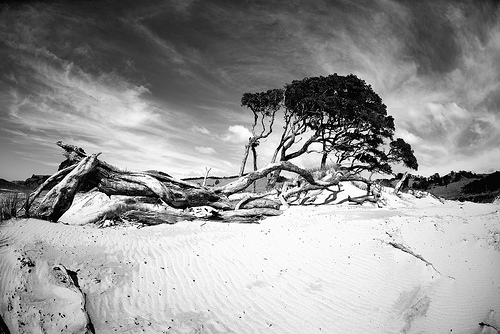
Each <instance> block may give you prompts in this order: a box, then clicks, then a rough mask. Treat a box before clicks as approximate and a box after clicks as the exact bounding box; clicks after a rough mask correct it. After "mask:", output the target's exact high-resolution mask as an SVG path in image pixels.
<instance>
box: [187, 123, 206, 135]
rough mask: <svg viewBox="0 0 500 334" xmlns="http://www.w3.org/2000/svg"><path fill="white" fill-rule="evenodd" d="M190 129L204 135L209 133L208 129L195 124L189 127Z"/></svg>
mask: <svg viewBox="0 0 500 334" xmlns="http://www.w3.org/2000/svg"><path fill="white" fill-rule="evenodd" d="M191 131H193V132H196V133H202V134H204V135H210V131H209V130H208V129H207V128H205V127H202V126H198V125H195V126H193V127H192V128H191Z"/></svg>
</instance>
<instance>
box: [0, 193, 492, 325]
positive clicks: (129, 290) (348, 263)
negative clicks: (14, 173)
mask: <svg viewBox="0 0 500 334" xmlns="http://www.w3.org/2000/svg"><path fill="white" fill-rule="evenodd" d="M392 201H393V205H392V206H390V207H388V208H375V207H372V206H370V205H367V206H349V205H347V204H344V205H338V206H317V207H316V206H305V207H294V206H292V207H291V208H289V209H288V210H287V211H286V212H285V213H284V214H283V215H282V216H279V217H273V218H268V219H266V220H265V221H263V222H261V224H258V225H256V224H254V225H247V224H241V225H238V224H221V223H217V222H205V221H196V222H181V223H177V224H175V225H160V226H154V227H147V228H142V229H136V228H114V229H113V228H107V229H96V228H94V227H91V226H83V227H82V226H68V225H63V224H52V223H48V222H44V221H38V220H33V219H27V220H19V221H11V222H8V223H6V224H4V225H2V226H1V227H0V243H1V247H0V254H1V258H0V272H1V275H2V277H1V280H2V281H1V282H2V284H1V287H0V293H1V296H2V304H1V308H0V314H1V315H2V317H3V319H4V320H5V322H6V323H7V325H8V326H10V327H11V328H14V326H15V324H13V323H12V322H15V321H17V320H16V317H15V316H11V317H10V316H9V315H11V314H10V313H9V310H8V309H7V305H6V303H7V301H8V300H9V298H10V297H9V296H8V293H7V292H8V291H7V290H8V289H7V288H6V286H7V284H6V282H7V281H8V280H11V279H12V275H14V272H15V271H13V270H11V269H9V268H12V266H13V263H15V261H16V254H24V256H25V257H26V258H29V259H31V260H32V261H46V262H50V263H61V264H63V265H64V266H65V267H66V268H68V269H69V270H72V271H74V272H76V274H77V276H78V281H79V285H80V287H81V290H82V291H83V292H84V293H85V295H86V309H87V312H88V314H89V316H90V320H91V321H92V324H93V326H94V328H95V332H96V333H111V332H118V333H138V332H147V333H162V332H164V333H494V332H495V331H494V330H493V328H491V327H481V326H480V325H479V323H480V322H484V323H488V324H490V325H492V326H496V327H497V328H498V327H500V214H499V210H500V207H499V206H498V205H488V204H474V203H465V204H464V203H457V202H448V201H447V202H445V203H444V204H442V203H440V202H439V201H437V200H433V199H421V200H417V199H415V198H412V197H411V196H407V197H406V198H404V199H397V200H396V199H392ZM394 203H396V204H397V203H399V204H398V205H396V204H394ZM397 245H401V246H404V247H406V248H397V247H395V246H397ZM403 249H404V250H406V251H404V250H403ZM410 252H411V253H412V254H411V253H410ZM424 260H425V261H427V263H426V262H425V261H424ZM36 263H38V262H36ZM481 330H482V332H481Z"/></svg>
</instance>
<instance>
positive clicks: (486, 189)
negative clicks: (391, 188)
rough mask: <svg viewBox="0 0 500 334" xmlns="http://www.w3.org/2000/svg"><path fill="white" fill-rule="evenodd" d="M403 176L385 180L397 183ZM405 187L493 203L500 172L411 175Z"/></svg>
mask: <svg viewBox="0 0 500 334" xmlns="http://www.w3.org/2000/svg"><path fill="white" fill-rule="evenodd" d="M401 177H402V175H398V177H397V178H395V179H392V180H387V181H385V182H386V183H393V184H395V183H396V182H397V179H400V178H401ZM404 189H414V190H424V191H428V192H430V193H431V194H433V195H435V196H437V197H442V198H445V199H450V200H458V201H471V202H478V203H491V202H493V200H494V199H495V198H496V197H497V196H498V195H500V172H498V171H497V172H495V173H492V174H475V173H472V172H466V171H459V172H450V173H448V174H446V175H445V176H442V177H441V176H440V175H439V174H438V173H436V174H434V175H432V176H430V177H422V176H416V175H409V177H408V179H407V180H406V182H405V184H404V187H403V190H404Z"/></svg>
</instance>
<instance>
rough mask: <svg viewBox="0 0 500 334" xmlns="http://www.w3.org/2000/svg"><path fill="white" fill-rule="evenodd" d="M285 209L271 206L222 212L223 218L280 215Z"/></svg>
mask: <svg viewBox="0 0 500 334" xmlns="http://www.w3.org/2000/svg"><path fill="white" fill-rule="evenodd" d="M282 213H283V211H280V210H276V209H269V208H255V209H240V210H234V211H222V212H221V213H220V215H221V217H222V218H225V219H227V218H235V217H246V218H248V217H262V216H279V215H281V214H282Z"/></svg>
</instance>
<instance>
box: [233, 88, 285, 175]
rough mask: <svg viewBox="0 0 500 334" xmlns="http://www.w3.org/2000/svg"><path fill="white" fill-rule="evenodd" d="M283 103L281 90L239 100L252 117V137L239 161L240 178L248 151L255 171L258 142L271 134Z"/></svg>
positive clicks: (245, 95) (250, 94)
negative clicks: (250, 153)
mask: <svg viewBox="0 0 500 334" xmlns="http://www.w3.org/2000/svg"><path fill="white" fill-rule="evenodd" d="M282 101H283V90H282V89H270V90H268V91H267V92H262V93H245V94H243V97H242V98H241V105H242V106H245V107H248V108H249V109H250V110H251V111H252V113H253V116H254V119H253V124H252V137H250V138H248V144H246V145H245V152H244V154H243V159H242V161H241V167H240V173H239V175H240V176H242V175H243V173H244V171H245V165H246V162H247V159H248V154H249V152H250V150H251V151H252V155H253V168H254V170H257V150H256V147H257V146H259V141H260V140H261V139H264V138H267V137H268V136H269V135H270V134H271V133H272V132H273V125H274V121H275V118H276V112H277V111H278V110H279V109H280V107H281V104H282Z"/></svg>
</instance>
